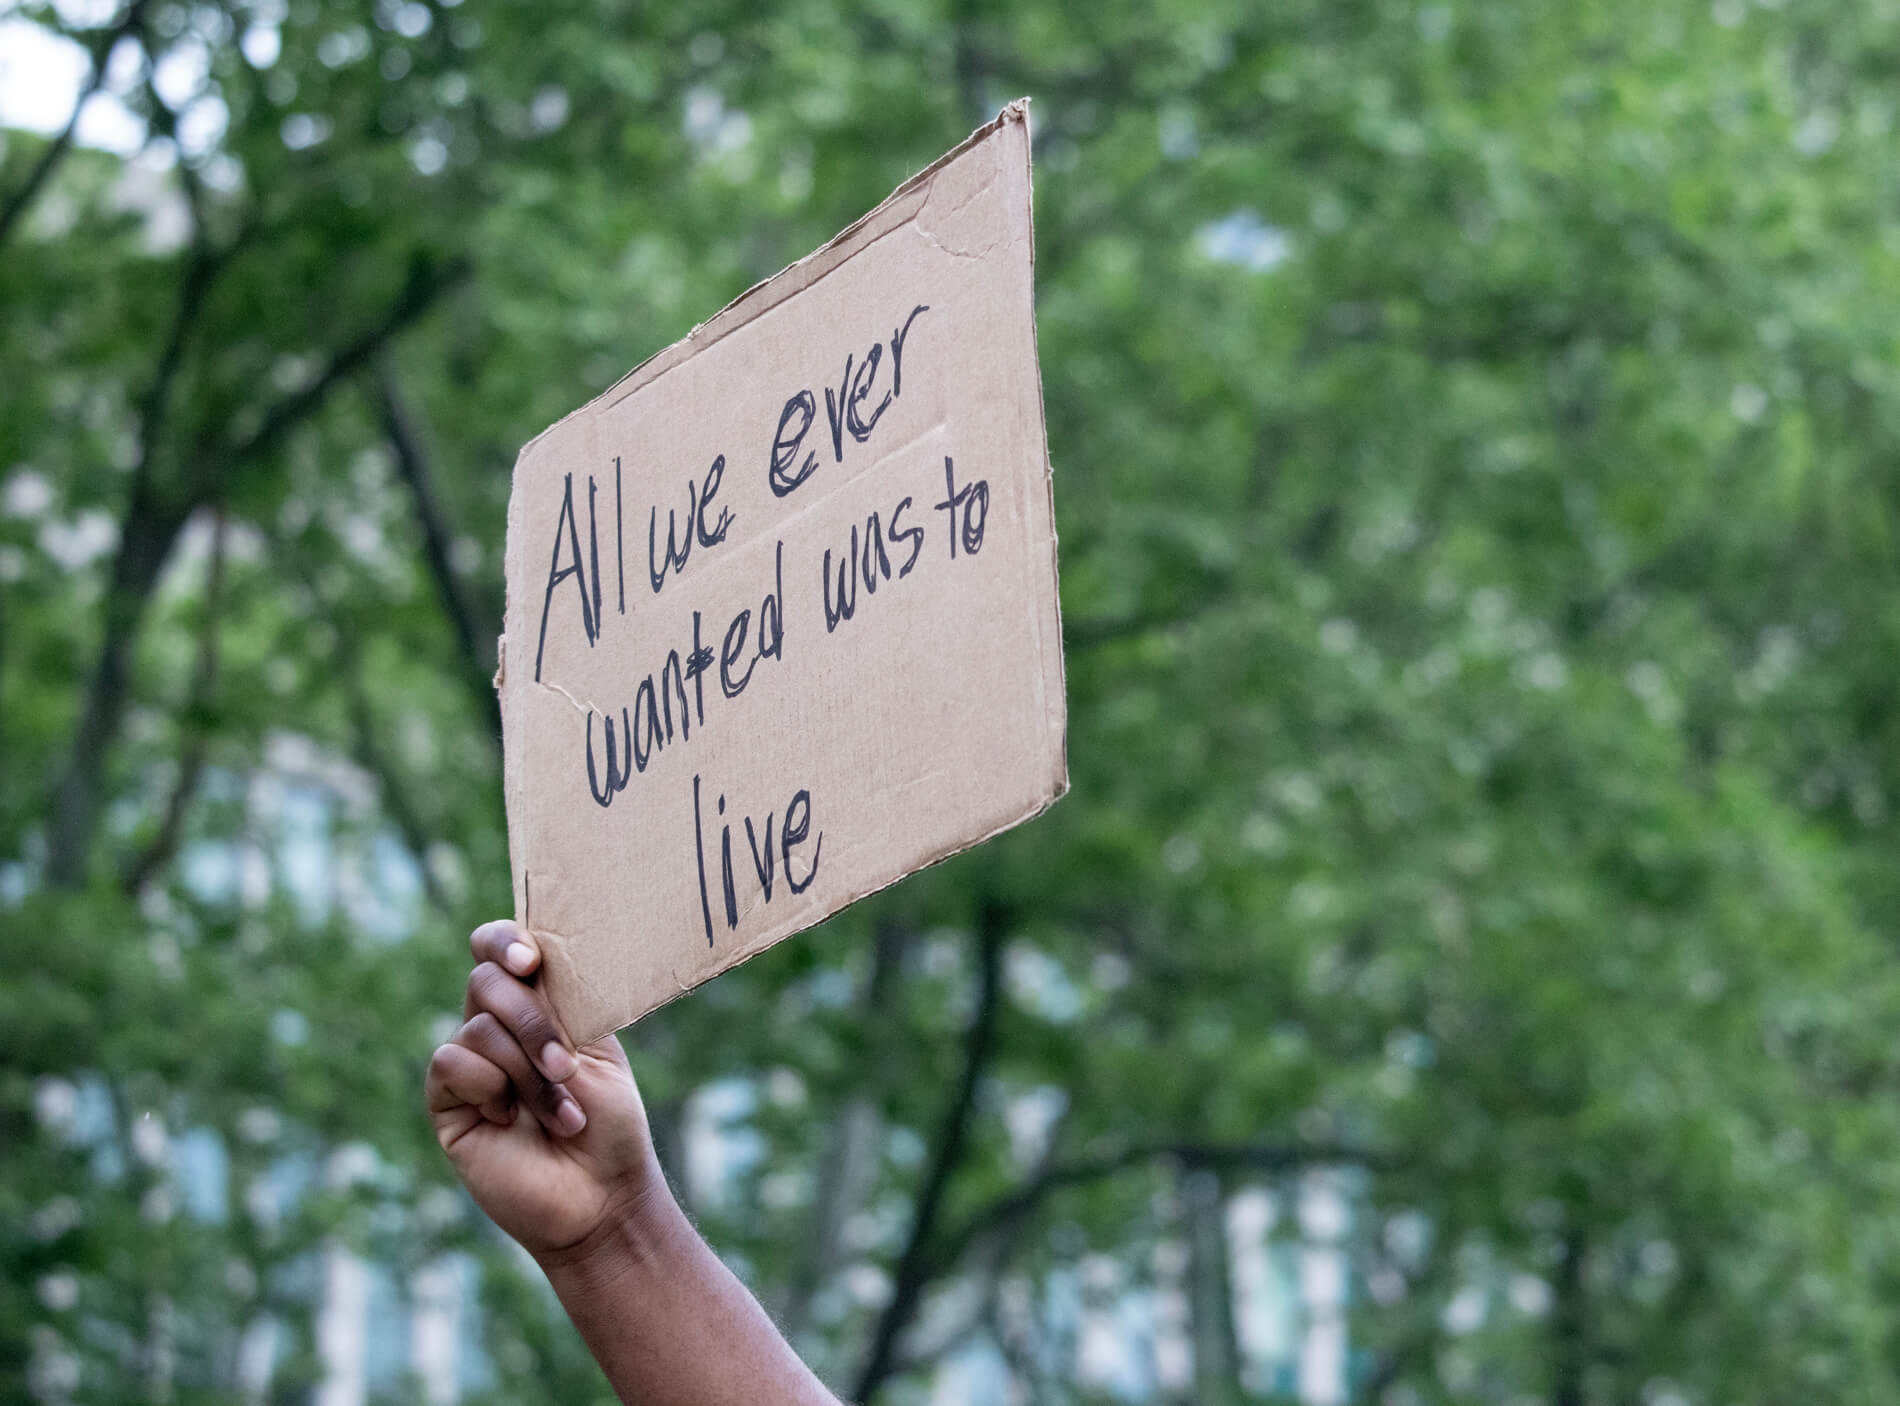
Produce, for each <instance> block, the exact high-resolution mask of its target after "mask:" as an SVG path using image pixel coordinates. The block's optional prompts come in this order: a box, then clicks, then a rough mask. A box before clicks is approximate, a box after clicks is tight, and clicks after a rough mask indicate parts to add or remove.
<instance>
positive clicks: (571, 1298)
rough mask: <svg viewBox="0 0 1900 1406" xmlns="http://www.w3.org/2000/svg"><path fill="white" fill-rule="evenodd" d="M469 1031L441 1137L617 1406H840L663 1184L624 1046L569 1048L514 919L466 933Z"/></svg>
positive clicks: (432, 1099)
mask: <svg viewBox="0 0 1900 1406" xmlns="http://www.w3.org/2000/svg"><path fill="white" fill-rule="evenodd" d="M469 947H470V949H471V951H472V953H473V955H474V959H475V968H474V970H473V971H472V972H471V973H470V974H469V979H468V991H467V995H466V998H465V1000H464V1002H463V1008H462V1020H463V1023H462V1027H461V1029H460V1030H458V1031H457V1032H456V1033H455V1036H454V1037H453V1038H452V1039H450V1040H449V1041H448V1043H446V1044H444V1045H442V1046H440V1047H439V1048H437V1050H436V1051H435V1054H434V1055H433V1056H432V1057H431V1059H430V1061H429V1073H428V1078H427V1081H426V1084H425V1095H426V1098H427V1102H428V1108H429V1117H430V1119H431V1121H432V1122H433V1123H434V1125H435V1135H436V1141H437V1142H439V1143H440V1144H441V1146H442V1150H443V1151H444V1152H446V1153H447V1154H448V1157H449V1161H450V1162H451V1163H452V1164H453V1165H454V1167H455V1171H456V1174H457V1175H458V1176H460V1177H461V1178H462V1181H463V1184H464V1185H466V1186H467V1187H468V1189H469V1193H470V1195H472V1196H473V1197H474V1198H475V1202H476V1204H477V1205H479V1206H480V1207H481V1208H482V1210H483V1211H485V1212H486V1213H487V1214H488V1216H489V1218H490V1219H492V1220H493V1221H494V1222H495V1224H497V1225H499V1226H500V1227H501V1228H502V1229H503V1230H505V1231H506V1232H507V1233H508V1234H509V1235H511V1236H512V1237H514V1239H515V1240H517V1241H519V1242H520V1243H521V1245H522V1247H523V1248H524V1249H526V1250H527V1251H528V1253H529V1254H531V1255H532V1256H534V1259H535V1261H536V1263H538V1264H539V1265H540V1266H541V1269H542V1272H543V1273H545V1274H546V1275H547V1276H548V1281H549V1283H550V1284H552V1285H553V1287H554V1291H555V1293H556V1294H557V1295H558V1296H559V1297H560V1300H561V1303H562V1306H563V1307H565V1308H566V1310H567V1312H568V1316H569V1317H570V1318H572V1319H573V1320H574V1325H575V1327H576V1328H578V1329H579V1330H580V1333H581V1336H582V1338H583V1339H585V1341H586V1343H587V1346H588V1349H589V1350H590V1351H591V1352H592V1353H593V1354H594V1357H595V1359H596V1360H597V1361H598V1362H599V1363H600V1365H601V1369H602V1370H603V1371H604V1372H605V1373H606V1374H607V1380H608V1381H609V1382H610V1383H612V1385H613V1388H614V1390H615V1391H616V1392H617V1393H618V1394H619V1396H620V1399H621V1400H622V1401H625V1402H635V1401H638V1402H641V1403H643V1406H649V1404H650V1406H672V1404H673V1403H679V1406H687V1403H692V1406H722V1404H723V1403H726V1402H733V1403H740V1402H744V1403H752V1402H759V1401H775V1402H786V1403H794V1406H796V1404H797V1403H807V1402H809V1403H818V1404H819V1406H836V1398H835V1397H833V1396H832V1395H831V1393H830V1392H828V1391H826V1390H825V1388H824V1387H823V1386H822V1385H821V1384H820V1383H819V1381H818V1379H817V1378H816V1377H815V1376H813V1375H812V1373H811V1371H810V1369H809V1368H807V1367H806V1366H805V1364H804V1363H803V1362H801V1361H800V1360H799V1358H798V1355H797V1354H796V1353H794V1352H793V1351H792V1349H791V1347H790V1345H789V1344H788V1343H786V1341H785V1339H784V1338H783V1337H782V1336H781V1335H780V1333H779V1331H778V1329H777V1328H776V1327H775V1326H774V1325H773V1323H772V1320H771V1319H770V1318H769V1317H767V1315H766V1313H765V1311H764V1310H763V1309H762V1308H760V1307H759V1304H758V1301H757V1300H756V1299H754V1298H753V1297H752V1295H751V1294H750V1293H749V1292H747V1290H746V1288H745V1286H744V1285H742V1284H740V1283H739V1281H738V1280H737V1279H736V1278H734V1277H733V1275H732V1273H731V1271H729V1270H728V1269H727V1268H726V1267H725V1265H724V1264H723V1263H722V1262H721V1261H720V1259H719V1257H718V1256H717V1255H715V1254H714V1253H713V1252H712V1250H711V1249H710V1248H709V1247H708V1246H707V1244H706V1242H705V1241H704V1240H702V1239H701V1238H700V1236H699V1234H698V1232H697V1231H695V1230H694V1229H693V1227H692V1224H691V1222H689V1221H688V1220H687V1218H686V1215H685V1213H684V1212H683V1211H682V1210H681V1209H680V1207H679V1204H678V1202H676V1201H675V1200H674V1199H673V1194H672V1192H671V1190H670V1189H669V1188H668V1187H667V1184H666V1178H665V1176H664V1175H662V1173H661V1171H660V1165H659V1161H658V1159H657V1158H656V1157H655V1155H654V1151H653V1138H652V1135H651V1133H650V1131H649V1129H648V1126H647V1116H646V1110H645V1108H644V1107H642V1105H641V1103H640V1091H639V1089H638V1087H637V1086H636V1085H635V1084H634V1080H633V1071H632V1069H631V1068H629V1067H628V1064H627V1056H626V1054H625V1052H624V1051H622V1049H621V1048H620V1042H619V1041H618V1040H617V1039H615V1038H614V1037H613V1036H611V1035H610V1036H608V1037H607V1038H606V1039H604V1040H599V1041H596V1042H595V1043H593V1044H591V1045H584V1046H581V1047H580V1048H578V1049H576V1048H575V1047H574V1045H573V1044H572V1042H571V1041H569V1040H568V1038H567V1036H566V1034H565V1032H564V1031H562V1030H561V1028H560V1025H559V1022H558V1021H556V1020H555V1018H554V1014H553V1012H552V1010H551V1009H550V1008H549V1006H548V1004H547V1001H546V1000H545V999H544V998H543V996H542V995H541V992H540V990H539V989H538V987H537V984H536V981H535V977H536V974H537V973H538V972H539V970H540V965H541V954H540V952H539V950H538V949H537V947H536V945H535V943H534V940H533V939H532V937H530V936H529V935H528V934H527V933H525V932H523V931H521V930H520V929H519V928H517V927H516V925H515V924H514V923H512V922H505V921H504V922H496V923H486V924H484V925H483V926H481V927H479V928H477V929H476V930H475V931H474V933H473V934H471V936H470V938H469Z"/></svg>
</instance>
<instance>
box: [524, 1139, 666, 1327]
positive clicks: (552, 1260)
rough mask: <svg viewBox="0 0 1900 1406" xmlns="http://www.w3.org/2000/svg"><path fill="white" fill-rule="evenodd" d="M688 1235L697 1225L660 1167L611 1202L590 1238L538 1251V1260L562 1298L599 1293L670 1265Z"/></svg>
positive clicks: (582, 1238)
mask: <svg viewBox="0 0 1900 1406" xmlns="http://www.w3.org/2000/svg"><path fill="white" fill-rule="evenodd" d="M682 1232H684V1233H685V1234H686V1235H689V1236H690V1235H691V1234H692V1227H691V1225H690V1224H689V1223H688V1222H687V1219H686V1214H685V1212H684V1211H682V1210H680V1208H679V1203H678V1202H676V1201H675V1200H674V1199H673V1192H672V1188H670V1187H669V1186H668V1185H667V1184H666V1177H665V1176H664V1175H662V1174H661V1172H660V1170H659V1168H658V1167H657V1166H656V1167H654V1168H653V1169H652V1172H651V1174H650V1175H648V1176H645V1177H642V1178H641V1179H640V1181H639V1183H638V1184H637V1185H636V1186H634V1187H631V1188H629V1189H628V1190H627V1191H625V1192H623V1193H622V1194H620V1195H619V1196H617V1197H615V1198H613V1199H612V1200H610V1202H609V1204H608V1207H607V1209H606V1211H605V1212H604V1213H603V1214H602V1215H601V1217H600V1219H599V1220H598V1221H597V1222H595V1224H594V1228H593V1229H592V1230H590V1231H588V1232H587V1234H585V1235H583V1236H582V1237H581V1238H580V1239H579V1240H577V1241H575V1242H574V1243H573V1244H571V1245H565V1246H562V1247H561V1248H560V1249H558V1250H543V1251H537V1252H536V1253H535V1256H534V1260H535V1263H536V1264H538V1265H539V1266H540V1267H541V1272H542V1273H543V1274H545V1275H547V1277H548V1282H549V1284H551V1285H552V1286H553V1287H554V1291H555V1292H556V1293H557V1294H558V1295H560V1296H561V1298H563V1299H566V1298H567V1297H568V1295H569V1293H580V1294H589V1293H598V1292H599V1291H600V1290H601V1289H604V1288H606V1287H607V1286H608V1285H609V1284H612V1283H613V1282H614V1281H615V1280H617V1279H620V1278H621V1277H623V1276H624V1275H626V1274H628V1273H631V1272H635V1271H639V1270H643V1269H651V1268H653V1267H655V1266H658V1265H660V1264H662V1263H664V1262H665V1261H666V1260H667V1259H669V1258H670V1257H671V1256H672V1255H674V1254H675V1253H677V1250H678V1247H679V1244H680V1237H681V1233H682Z"/></svg>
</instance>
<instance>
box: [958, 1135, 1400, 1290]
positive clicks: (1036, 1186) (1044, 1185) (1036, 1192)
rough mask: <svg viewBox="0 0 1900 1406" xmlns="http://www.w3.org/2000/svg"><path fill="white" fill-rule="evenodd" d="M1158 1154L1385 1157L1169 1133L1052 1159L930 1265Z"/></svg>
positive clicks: (1319, 1159) (1291, 1161) (1229, 1166)
mask: <svg viewBox="0 0 1900 1406" xmlns="http://www.w3.org/2000/svg"><path fill="white" fill-rule="evenodd" d="M1161 1158H1168V1159H1172V1160H1173V1161H1176V1162H1179V1163H1181V1164H1182V1165H1183V1166H1187V1167H1198V1168H1205V1169H1207V1170H1209V1171H1254V1172H1284V1171H1290V1170H1293V1169H1294V1168H1298V1167H1311V1166H1321V1165H1335V1166H1354V1167H1367V1168H1378V1167H1381V1166H1383V1165H1384V1164H1385V1160H1386V1159H1385V1158H1384V1157H1383V1155H1381V1154H1380V1153H1377V1152H1374V1151H1371V1150H1370V1149H1367V1148H1363V1147H1353V1146H1348V1145H1345V1144H1337V1143H1297V1142H1292V1143H1283V1142H1261V1143H1250V1142H1243V1143H1218V1142H1198V1141H1192V1140H1187V1141H1180V1140H1172V1139H1163V1140H1159V1141H1153V1142H1132V1143H1128V1144H1125V1145H1124V1146H1122V1147H1118V1148H1113V1149H1110V1150H1109V1151H1106V1152H1101V1153H1097V1154H1096V1155H1094V1156H1091V1157H1082V1158H1078V1159H1076V1160H1074V1161H1071V1162H1056V1163H1052V1164H1051V1165H1050V1166H1049V1167H1048V1168H1046V1169H1045V1170H1044V1171H1042V1172H1041V1173H1040V1174H1038V1175H1036V1176H1034V1177H1032V1178H1030V1179H1029V1180H1028V1181H1027V1182H1025V1183H1024V1184H1023V1185H1021V1186H1019V1187H1017V1188H1016V1190H1014V1191H1011V1192H1008V1193H1006V1194H1004V1195H1002V1196H999V1197H997V1198H996V1199H995V1200H993V1201H991V1202H990V1203H989V1204H988V1205H986V1206H983V1207H980V1208H979V1209H977V1210H976V1211H975V1212H973V1213H972V1214H971V1215H970V1216H969V1218H968V1219H966V1220H965V1221H964V1222H963V1224H962V1225H960V1226H958V1227H957V1228H956V1229H955V1230H953V1231H951V1232H949V1233H948V1234H946V1235H945V1236H944V1237H943V1239H942V1240H941V1241H940V1242H939V1246H938V1252H937V1254H936V1255H935V1257H934V1258H933V1260H932V1262H931V1269H932V1271H933V1272H934V1273H943V1272H945V1271H947V1270H948V1269H950V1268H951V1266H953V1265H954V1264H955V1263H956V1262H957V1260H958V1259H959V1258H961V1256H962V1254H963V1252H964V1251H965V1249H967V1248H968V1247H969V1245H970V1244H971V1242H973V1241H974V1240H976V1239H978V1238H979V1237H981V1236H985V1235H989V1234H993V1233H1000V1232H1002V1231H1004V1230H1007V1229H1008V1228H1009V1227H1011V1226H1013V1225H1014V1224H1015V1223H1016V1222H1018V1221H1020V1220H1021V1219H1022V1218H1023V1217H1024V1216H1027V1215H1029V1214H1030V1213H1031V1212H1032V1211H1034V1210H1035V1209H1036V1208H1037V1207H1038V1206H1040V1205H1041V1204H1042V1202H1043V1201H1044V1200H1046V1199H1047V1198H1048V1197H1050V1196H1051V1195H1053V1194H1054V1193H1056V1192H1058V1191H1063V1190H1066V1189H1068V1188H1069V1187H1072V1186H1081V1185H1083V1184H1085V1183H1087V1182H1091V1181H1099V1180H1100V1179H1101V1178H1103V1177H1107V1176H1113V1175H1115V1174H1116V1173H1118V1172H1123V1171H1126V1170H1128V1169H1129V1168H1130V1167H1134V1166H1139V1165H1141V1164H1142V1163H1144V1162H1152V1161H1156V1160H1158V1159H1161Z"/></svg>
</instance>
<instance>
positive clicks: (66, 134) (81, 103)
mask: <svg viewBox="0 0 1900 1406" xmlns="http://www.w3.org/2000/svg"><path fill="white" fill-rule="evenodd" d="M146 4H147V0H132V3H131V4H129V5H127V6H126V7H125V13H124V14H123V15H121V16H120V17H119V20H118V23H116V24H114V25H112V26H111V27H110V28H108V29H106V30H104V31H102V32H101V33H100V34H99V36H98V38H96V39H95V40H94V41H93V45H92V73H91V75H90V76H89V77H88V78H87V79H86V86H85V87H83V88H81V89H80V90H79V96H78V98H76V99H75V100H74V102H73V115H72V116H71V117H69V118H67V119H66V125H65V127H64V128H62V129H61V130H60V133H59V135H58V136H56V137H54V138H53V140H52V142H51V143H50V144H49V145H48V146H47V148H46V150H45V151H43V152H41V153H40V159H39V160H38V161H37V162H35V163H34V165H33V169H32V170H31V171H29V172H27V176H26V181H25V183H24V184H22V185H21V186H20V188H19V189H18V190H16V191H14V192H13V194H12V195H9V196H8V197H7V202H6V204H5V205H4V206H0V244H5V243H6V242H7V237H8V236H9V235H11V234H12V233H13V227H14V226H15V225H16V224H18V223H19V222H20V220H21V219H22V218H23V217H24V216H25V214H26V212H27V208H28V207H29V206H30V205H32V203H33V199H34V197H35V196H37V195H38V194H39V193H40V187H41V186H43V185H45V184H46V182H47V179H48V178H49V177H50V176H51V175H52V174H53V169H54V168H55V167H56V166H58V165H59V163H60V162H61V160H63V159H64V158H65V155H66V153H67V151H68V150H70V149H71V147H72V144H73V136H74V134H75V133H76V132H78V130H79V115H80V114H81V113H82V112H84V111H85V110H86V104H87V103H89V102H91V101H92V99H93V96H94V95H95V94H96V93H98V91H99V89H100V88H101V87H103V86H104V85H105V81H106V61H107V60H108V59H110V58H111V57H112V51H113V49H114V48H116V47H117V46H118V43H119V41H120V40H121V39H123V38H125V37H126V35H128V34H130V33H132V32H133V31H134V30H135V29H137V28H138V26H139V19H140V17H141V15H142V14H143V13H144V10H145V6H146Z"/></svg>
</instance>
